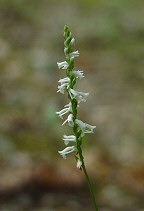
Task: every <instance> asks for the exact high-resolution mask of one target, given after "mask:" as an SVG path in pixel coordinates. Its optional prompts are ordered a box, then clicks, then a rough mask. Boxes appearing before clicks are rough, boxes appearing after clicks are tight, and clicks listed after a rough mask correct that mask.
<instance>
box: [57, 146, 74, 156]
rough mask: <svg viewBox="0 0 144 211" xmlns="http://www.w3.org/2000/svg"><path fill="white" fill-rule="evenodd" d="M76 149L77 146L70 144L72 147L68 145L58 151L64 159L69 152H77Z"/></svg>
mask: <svg viewBox="0 0 144 211" xmlns="http://www.w3.org/2000/svg"><path fill="white" fill-rule="evenodd" d="M75 151H76V148H75V146H70V147H66V148H65V149H64V150H62V151H58V152H59V154H60V155H61V156H62V157H63V158H64V159H66V155H67V154H69V153H71V152H75Z"/></svg>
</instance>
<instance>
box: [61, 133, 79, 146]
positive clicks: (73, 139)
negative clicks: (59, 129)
mask: <svg viewBox="0 0 144 211" xmlns="http://www.w3.org/2000/svg"><path fill="white" fill-rule="evenodd" d="M63 141H64V143H65V145H68V144H69V142H76V137H75V136H74V135H70V136H67V135H64V136H63Z"/></svg>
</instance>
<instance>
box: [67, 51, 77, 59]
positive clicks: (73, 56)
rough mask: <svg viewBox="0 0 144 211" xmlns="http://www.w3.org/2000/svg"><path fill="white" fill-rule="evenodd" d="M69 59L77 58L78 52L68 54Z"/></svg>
mask: <svg viewBox="0 0 144 211" xmlns="http://www.w3.org/2000/svg"><path fill="white" fill-rule="evenodd" d="M69 56H70V58H75V57H78V56H79V52H78V51H73V52H72V53H70V54H69Z"/></svg>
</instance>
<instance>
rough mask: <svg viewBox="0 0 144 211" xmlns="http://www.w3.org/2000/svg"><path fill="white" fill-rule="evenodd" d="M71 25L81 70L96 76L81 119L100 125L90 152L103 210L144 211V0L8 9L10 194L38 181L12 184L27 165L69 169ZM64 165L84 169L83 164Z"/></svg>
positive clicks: (0, 28)
mask: <svg viewBox="0 0 144 211" xmlns="http://www.w3.org/2000/svg"><path fill="white" fill-rule="evenodd" d="M65 24H68V25H69V26H70V28H71V30H72V32H73V35H74V37H75V38H76V50H77V49H78V50H79V51H80V57H79V58H78V59H77V61H76V67H77V68H81V69H84V71H85V76H86V77H85V79H83V80H81V81H80V82H79V85H78V87H77V89H78V90H85V91H89V92H90V97H89V98H88V101H87V103H85V104H82V106H81V109H80V111H79V115H80V119H82V120H83V121H86V122H93V124H94V125H97V129H96V131H95V134H94V135H93V137H90V140H89V137H87V138H86V139H85V140H84V141H85V143H84V145H85V146H87V145H88V148H87V147H86V148H85V154H86V160H87V165H88V166H89V171H90V172H91V175H93V180H94V181H95V184H97V185H98V187H99V188H98V190H97V191H98V192H97V195H98V202H99V203H100V204H101V206H102V207H103V206H107V207H111V208H112V209H113V210H116V209H120V210H124V208H126V207H127V209H125V210H128V209H129V210H132V206H133V207H134V210H141V209H142V206H143V205H144V204H143V200H142V196H143V194H144V191H143V190H144V169H143V165H144V132H143V125H144V97H143V96H144V70H143V69H144V68H143V67H144V59H143V55H144V47H143V46H144V1H142V0H138V1H134V0H131V1H124V0H115V1H112V0H110V1H106V0H98V1H94V0H74V1H69V0H68V1H66V0H62V1H55V0H49V1H46V0H42V1H34V0H31V1H29V0H13V1H9V0H1V1H0V32H1V33H0V166H1V168H3V171H2V172H1V173H0V185H1V186H0V190H2V191H3V190H5V188H6V190H8V189H9V187H11V184H21V183H19V181H20V180H22V179H23V178H25V176H22V175H27V174H28V175H29V173H26V174H25V173H24V172H23V171H22V172H23V173H20V174H19V173H18V174H16V175H17V176H15V174H14V173H13V174H12V175H14V177H18V178H19V179H18V180H16V182H14V183H13V182H12V181H15V180H13V179H12V178H11V179H10V178H9V176H8V175H9V174H10V172H16V169H17V166H18V169H19V167H20V165H23V164H24V166H25V169H31V168H32V166H33V165H36V166H37V160H39V159H45V160H46V161H45V162H48V163H49V162H52V161H53V162H55V163H58V162H60V161H61V157H60V156H59V155H58V154H57V151H58V150H59V149H61V148H62V147H63V143H62V141H61V137H62V134H64V133H66V132H67V133H69V131H68V130H69V129H68V128H67V127H61V123H62V122H61V121H60V120H59V119H58V118H57V117H56V115H55V111H57V110H59V109H60V108H61V107H62V106H63V105H65V103H66V99H65V97H64V96H62V95H59V94H57V93H56V91H57V81H58V79H59V78H60V77H63V75H64V74H63V72H62V71H60V70H58V69H57V66H56V62H57V61H62V59H63V58H64V55H63V37H62V36H63V34H62V33H63V27H64V25H65ZM16 160H19V163H17V161H16ZM61 162H62V161H61ZM64 162H69V165H74V164H73V163H74V160H68V161H64ZM13 166H14V168H13ZM20 171H21V168H20V170H19V171H18V172H20ZM75 171H77V170H76V169H75V170H74V172H75ZM80 176H81V175H80ZM20 178H22V179H20ZM26 178H28V180H29V177H26ZM8 181H11V182H10V183H9V182H8ZM22 181H23V180H22ZM5 184H10V185H9V186H8V185H5ZM9 209H10V208H9ZM77 209H78V208H77ZM31 210H32V209H31ZM75 210H76V208H75ZM89 210H90V209H89Z"/></svg>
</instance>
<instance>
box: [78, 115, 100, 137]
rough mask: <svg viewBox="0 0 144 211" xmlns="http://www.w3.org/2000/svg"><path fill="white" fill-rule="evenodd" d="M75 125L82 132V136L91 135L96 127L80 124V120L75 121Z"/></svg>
mask: <svg viewBox="0 0 144 211" xmlns="http://www.w3.org/2000/svg"><path fill="white" fill-rule="evenodd" d="M76 123H77V124H78V125H79V127H80V128H81V130H82V132H83V135H84V134H85V133H93V130H94V129H95V128H96V126H92V125H89V124H86V123H84V122H82V121H81V120H79V119H76Z"/></svg>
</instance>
